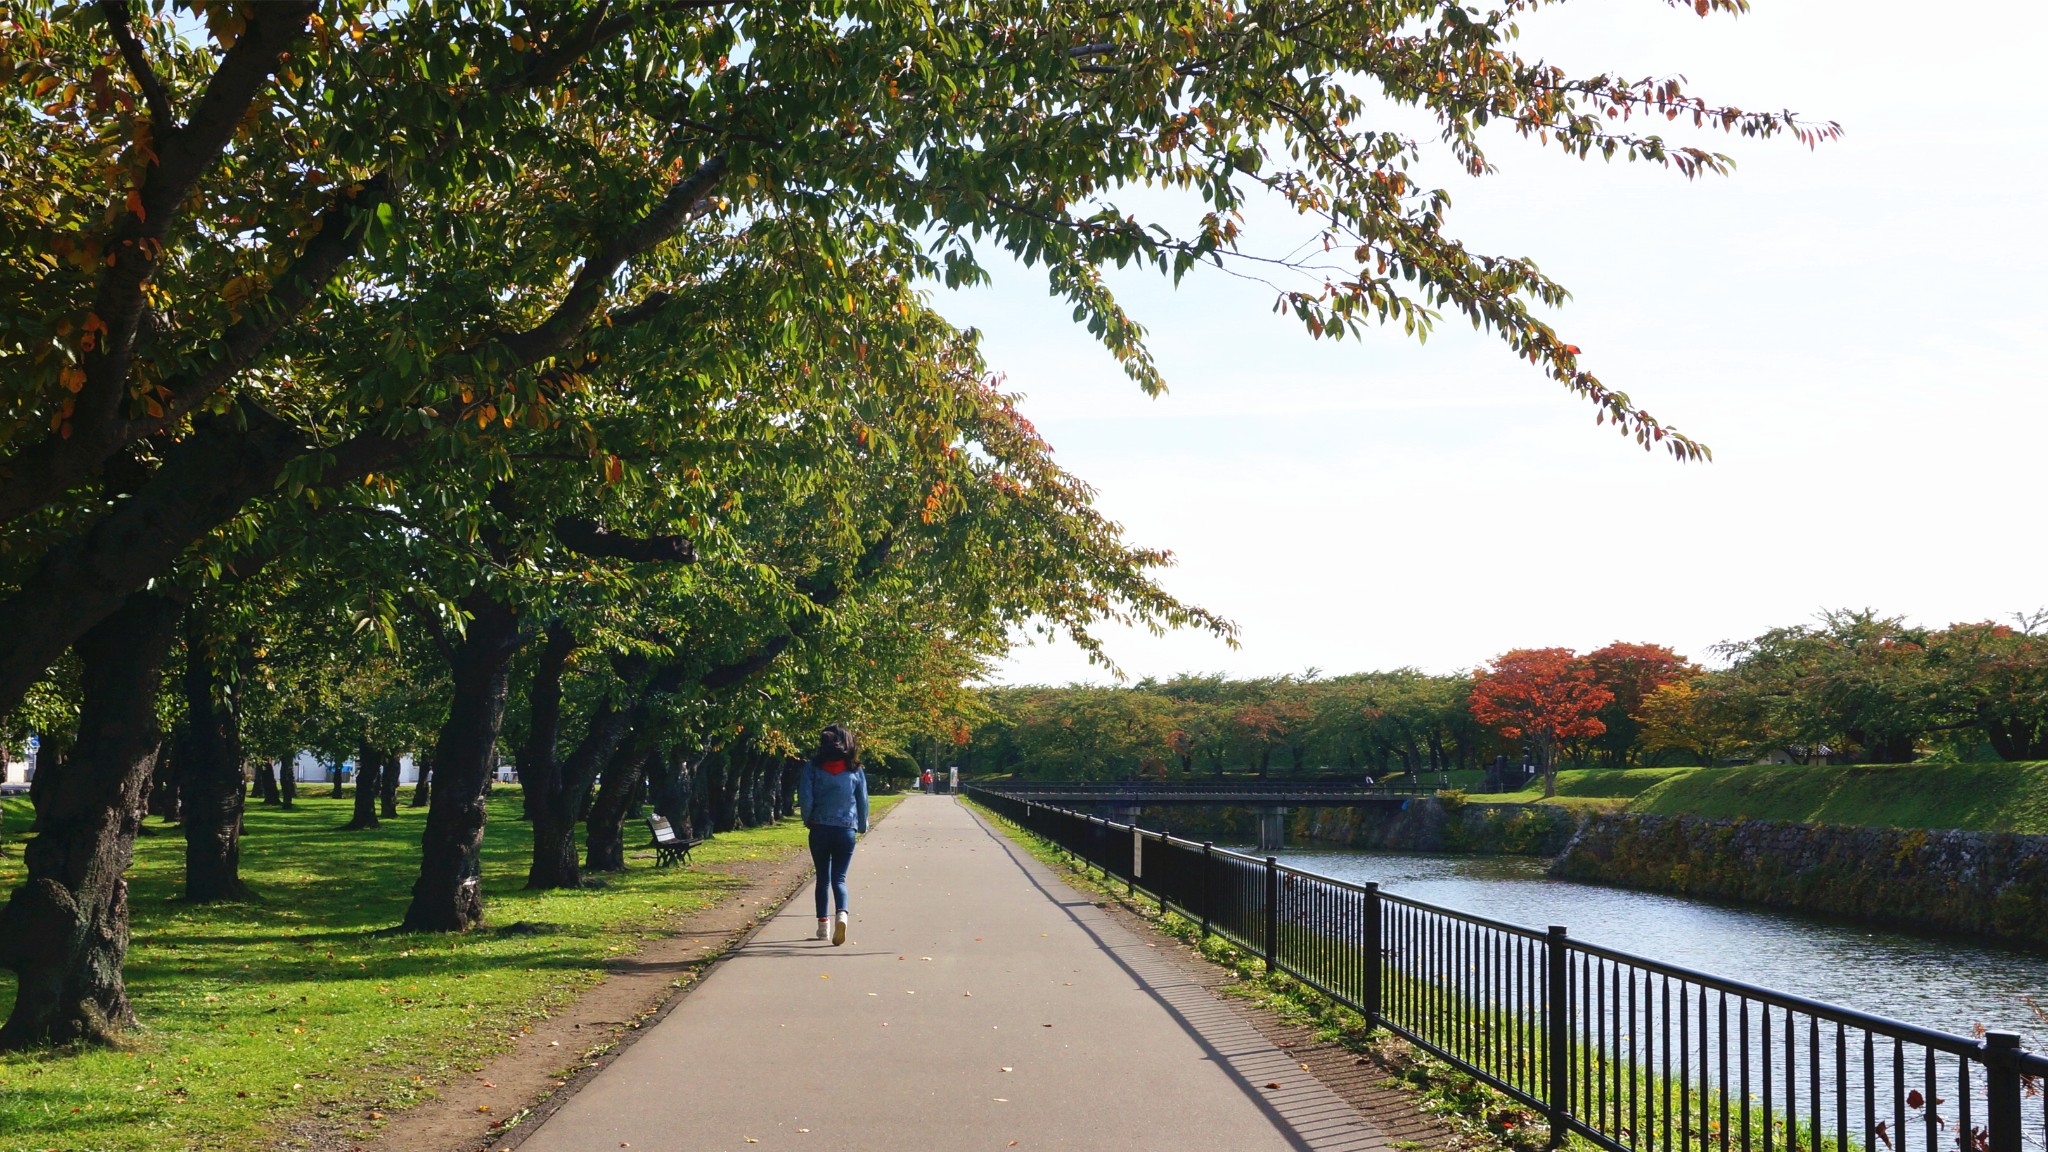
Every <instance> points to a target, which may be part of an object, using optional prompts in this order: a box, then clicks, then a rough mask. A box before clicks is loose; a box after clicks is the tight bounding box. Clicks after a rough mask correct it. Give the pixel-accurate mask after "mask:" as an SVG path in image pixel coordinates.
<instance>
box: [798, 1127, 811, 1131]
mask: <svg viewBox="0 0 2048 1152" xmlns="http://www.w3.org/2000/svg"><path fill="white" fill-rule="evenodd" d="M797 1131H799V1132H809V1131H810V1129H809V1128H799V1129H797Z"/></svg>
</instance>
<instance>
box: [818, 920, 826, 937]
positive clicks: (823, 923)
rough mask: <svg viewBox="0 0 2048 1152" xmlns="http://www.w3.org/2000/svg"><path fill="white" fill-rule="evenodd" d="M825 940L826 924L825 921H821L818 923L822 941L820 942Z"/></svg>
mask: <svg viewBox="0 0 2048 1152" xmlns="http://www.w3.org/2000/svg"><path fill="white" fill-rule="evenodd" d="M824 938H825V922H824V921H823V920H819V921H818V939H820V940H823V939H824Z"/></svg>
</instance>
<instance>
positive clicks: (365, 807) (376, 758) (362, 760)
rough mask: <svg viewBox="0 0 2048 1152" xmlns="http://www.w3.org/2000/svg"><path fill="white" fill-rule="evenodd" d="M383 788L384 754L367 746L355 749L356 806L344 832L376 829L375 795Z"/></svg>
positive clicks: (344, 827)
mask: <svg viewBox="0 0 2048 1152" xmlns="http://www.w3.org/2000/svg"><path fill="white" fill-rule="evenodd" d="M383 787H384V753H383V752H382V751H381V750H379V749H376V748H372V747H370V746H369V745H368V744H365V745H363V746H362V747H360V748H358V749H356V804H355V810H354V812H353V814H352V815H350V816H349V819H348V823H346V824H343V825H342V826H341V830H342V831H344V832H354V831H358V830H360V829H364V828H375V827H377V793H378V792H379V791H381V790H382V789H383Z"/></svg>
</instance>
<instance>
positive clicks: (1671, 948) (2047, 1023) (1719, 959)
mask: <svg viewBox="0 0 2048 1152" xmlns="http://www.w3.org/2000/svg"><path fill="white" fill-rule="evenodd" d="M1280 861H1281V863H1283V864H1288V865H1291V866H1293V867H1297V868H1303V869H1307V870H1309V871H1313V872H1320V873H1322V874H1323V875H1325V876H1334V877H1337V878H1338V879H1342V880H1349V881H1352V882H1354V883H1363V882H1365V881H1368V880H1377V881H1378V882H1379V883H1380V886H1381V887H1383V888H1385V889H1387V890H1388V891H1391V892H1398V893H1400V894H1401V895H1403V896H1407V897H1409V898H1411V899H1415V900H1423V901H1427V902H1429V903H1431V904H1441V905H1443V906H1445V907H1448V908H1455V909H1458V910H1459V911H1463V912H1470V913H1473V914H1475V915H1479V916H1488V917H1491V918H1493V919H1496V920H1505V921H1507V922H1509V923H1511V924H1522V925H1527V926H1530V927H1534V928H1539V929H1540V928H1542V927H1543V926H1545V925H1548V924H1562V925H1565V926H1566V927H1567V928H1569V929H1571V933H1572V935H1573V936H1575V937H1577V938H1579V939H1582V940H1587V941H1590V942H1592V943H1596V944H1604V945H1606V946H1608V947H1610V948H1618V949H1622V950H1625V951H1629V952H1633V953H1636V954H1637V955H1641V956H1649V957H1654V958H1656V959H1659V960H1663V961H1666V962H1669V963H1673V964H1679V965H1683V966H1685V967H1687V968H1696V969H1699V970H1700V971H1703V972H1710V973H1713V974H1715V975H1719V976H1725V977H1729V978H1732V979H1736V980H1744V981H1747V982H1749V983H1752V984H1761V985H1763V986H1764V987H1766V988H1776V989H1779V990H1780V991H1784V992H1791V993H1795V994H1797V995H1801V996H1808V997H1811V998H1813V999H1815V1000H1825V1001H1827V1002H1829V1003H1832V1004H1839V1005H1843V1006H1845V1007H1850V1008H1856V1009H1860V1010H1862V1011H1864V1012H1874V1013H1876V1014H1878V1015H1881V1016H1889V1017H1892V1018H1893V1019H1896V1020H1903V1021H1906V1022H1908V1023H1913V1024H1919V1025H1922V1026H1925V1027H1932V1028H1942V1029H1946V1030H1948V1031H1950V1032H1957V1033H1961V1034H1962V1035H1966V1036H1967V1035H1969V1034H1970V1032H1971V1029H1972V1027H1973V1026H1975V1025H1979V1024H1981V1025H1983V1026H1984V1027H1986V1028H2000V1029H2008V1030H2011V1031H2015V1032H2018V1033H2020V1035H2021V1036H2023V1037H2025V1038H2026V1040H2027V1041H2028V1047H2031V1048H2035V1049H2036V1050H2039V1049H2040V1048H2043V1047H2048V1020H2043V1019H2042V1018H2041V1017H2040V1016H2038V1015H2036V1014H2035V1012H2034V1011H2033V1010H2032V1009H2031V1008H2030V1007H2029V1001H2032V1002H2034V1003H2039V1004H2041V1005H2043V1006H2044V1007H2048V957H2044V956H2040V955H2036V954H2034V953H2030V952H2021V951H2016V950H2012V949H2005V948H1998V947H1995V946H1989V945H1984V944H1977V943H1962V942H1957V941H1952V940H1942V939H1938V938H1935V937H1930V936H1920V935H1913V934H1910V933H1904V932H1891V931H1885V930H1882V929H1871V928H1863V927H1858V926H1855V925H1845V924H1838V923H1830V922H1827V921H1823V920H1815V919H1812V918H1809V917H1805V916H1800V915H1795V914H1791V913H1785V912H1772V911H1766V910H1760V909H1753V908H1739V907H1730V906H1727V905H1720V904H1710V903H1705V902H1702V901H1697V900H1687V899H1683V898H1680V897H1676V896H1664V895H1658V894H1655V893H1649V892H1631V891H1627V890H1625V889H1620V888H1602V887H1599V886H1596V885H1590V884H1574V883H1571V882H1569V881H1564V880H1552V879H1550V878H1549V877H1548V876H1546V875H1544V871H1543V869H1544V865H1545V862H1544V861H1542V860H1537V859H1531V858H1527V857H1511V856H1407V855H1395V854H1381V853H1367V852H1283V853H1281V854H1280ZM2044 914H2048V910H2044Z"/></svg>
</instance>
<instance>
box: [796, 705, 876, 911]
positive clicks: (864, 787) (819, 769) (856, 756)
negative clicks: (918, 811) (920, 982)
mask: <svg viewBox="0 0 2048 1152" xmlns="http://www.w3.org/2000/svg"><path fill="white" fill-rule="evenodd" d="M796 801H797V804H798V806H799V807H801V808H802V809H803V814H804V827H806V828H809V829H810V830H811V863H812V864H813V865H814V866H815V867H816V868H817V870H818V892H817V907H818V939H820V940H823V939H824V938H825V930H826V927H827V925H830V927H831V930H832V943H833V944H835V945H838V944H844V943H846V915H847V907H846V868H847V865H849V864H852V863H853V844H854V835H855V833H864V832H866V831H867V830H868V778H867V774H866V773H865V772H862V771H861V767H860V749H859V747H858V746H857V745H856V744H855V743H854V739H853V733H851V732H848V731H847V730H846V727H845V726H844V725H841V724H834V725H832V726H831V727H829V728H826V729H825V731H824V732H822V733H820V734H819V736H818V750H817V752H816V753H814V754H813V755H812V756H811V758H810V759H809V760H807V761H805V762H804V767H803V771H802V772H800V773H798V774H797V778H796ZM828 884H829V885H831V892H832V907H833V908H834V909H835V910H836V911H837V916H836V917H835V918H828V917H827V916H826V915H825V892H826V885H828Z"/></svg>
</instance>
